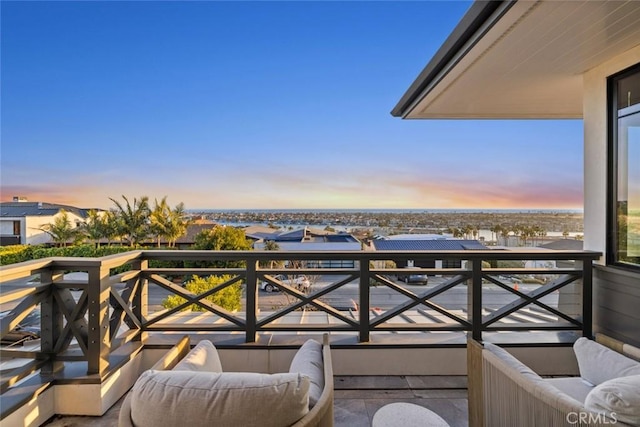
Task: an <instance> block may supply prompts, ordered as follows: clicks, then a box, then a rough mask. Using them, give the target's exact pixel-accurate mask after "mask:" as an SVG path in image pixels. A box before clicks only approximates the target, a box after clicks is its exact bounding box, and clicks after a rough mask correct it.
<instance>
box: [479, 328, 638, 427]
mask: <svg viewBox="0 0 640 427" xmlns="http://www.w3.org/2000/svg"><path fill="white" fill-rule="evenodd" d="M602 341H605V342H607V343H609V344H613V347H615V348H616V350H618V351H614V350H613V349H611V348H609V347H607V346H605V345H602V344H600V343H597V342H595V341H592V340H588V339H586V338H580V339H578V340H577V341H576V343H575V344H574V346H573V349H574V353H575V356H576V359H577V362H578V368H579V370H580V376H579V377H566V378H542V377H540V376H539V375H538V374H536V373H535V372H534V371H532V370H531V369H530V368H529V367H528V366H526V365H524V364H523V363H521V362H520V361H519V360H517V359H516V358H515V357H513V356H512V355H511V354H510V353H508V352H507V351H506V350H504V349H502V348H500V347H498V346H496V345H493V344H490V343H484V345H483V346H482V347H480V346H478V343H477V342H475V341H472V340H471V341H470V343H469V348H468V351H469V354H470V365H469V367H470V378H469V404H470V409H471V411H473V410H474V409H473V405H478V404H479V405H480V408H477V409H479V412H478V413H477V414H476V415H477V417H475V418H474V416H471V417H470V418H472V419H473V422H472V426H474V427H475V426H476V425H484V426H491V427H493V426H522V427H526V426H532V427H533V426H609V427H610V426H612V425H615V426H640V362H639V360H640V349H638V348H636V347H633V346H630V345H628V344H622V343H620V342H616V341H615V340H611V339H610V338H607V337H603V340H602ZM474 345H475V346H476V347H475V348H474ZM474 354H475V356H474ZM474 357H475V358H476V359H477V358H479V359H480V360H479V361H478V360H476V361H475V363H474V362H472V359H473V358H474ZM472 369H476V375H475V376H474V378H473V379H472V378H471V377H472V376H473V374H472V371H471V370H472ZM478 370H479V372H478ZM478 373H481V375H480V376H478V375H477V374H478ZM478 378H481V379H480V381H478Z"/></svg>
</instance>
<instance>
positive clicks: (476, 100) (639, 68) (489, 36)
mask: <svg viewBox="0 0 640 427" xmlns="http://www.w3.org/2000/svg"><path fill="white" fill-rule="evenodd" d="M428 37H429V33H428V29H427V28H425V39H426V38H428ZM419 54H420V53H419V52H416V55H419ZM391 114H392V115H394V116H396V117H401V118H403V119H473V120H476V119H582V120H583V126H584V152H582V153H580V152H578V153H576V156H583V157H584V248H585V249H586V250H593V251H598V252H600V253H602V257H601V258H600V260H599V261H598V262H597V263H596V266H595V268H594V273H593V307H592V311H593V321H594V325H593V326H594V331H596V332H603V333H606V334H608V335H610V336H612V337H614V338H617V339H619V340H622V341H625V342H629V343H633V344H635V345H639V344H640V326H639V325H640V311H639V310H638V309H637V307H638V306H640V2H637V1H576V2H573V1H551V0H541V1H490V2H484V1H477V2H475V3H474V4H473V5H472V6H471V8H470V9H469V10H468V12H467V13H466V15H465V16H464V17H463V18H462V20H461V21H460V23H459V24H458V25H457V26H456V28H455V29H454V30H453V32H452V33H451V35H450V36H449V37H448V38H447V39H446V40H445V42H444V43H443V44H442V46H441V47H440V49H439V50H438V51H437V52H436V54H435V55H434V56H433V58H432V59H431V60H430V61H429V62H428V63H427V65H426V67H425V68H424V69H423V70H422V72H421V73H420V74H419V75H418V77H417V79H416V80H415V81H414V82H413V83H412V84H411V85H410V87H409V88H408V89H407V91H406V92H405V94H404V95H403V96H402V97H401V99H400V101H399V102H398V104H397V105H396V106H395V108H394V109H393V111H392V112H391Z"/></svg>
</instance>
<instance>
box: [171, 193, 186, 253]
mask: <svg viewBox="0 0 640 427" xmlns="http://www.w3.org/2000/svg"><path fill="white" fill-rule="evenodd" d="M189 224H191V220H190V219H187V217H186V213H185V209H184V203H182V202H180V203H178V204H177V205H176V207H175V208H173V210H169V226H168V227H167V231H166V237H167V239H168V241H169V247H171V248H172V247H174V246H175V245H176V240H178V238H179V237H180V236H183V235H184V234H185V233H186V232H187V227H188V226H189Z"/></svg>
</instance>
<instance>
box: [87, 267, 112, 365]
mask: <svg viewBox="0 0 640 427" xmlns="http://www.w3.org/2000/svg"><path fill="white" fill-rule="evenodd" d="M87 272H88V274H89V282H88V288H87V296H88V307H87V313H88V316H89V321H88V328H89V331H88V334H87V338H88V342H87V350H88V354H87V357H88V367H87V374H98V375H99V376H100V377H102V376H104V375H105V374H106V373H107V370H108V368H109V353H110V352H111V339H110V334H109V292H110V283H109V269H108V268H106V267H103V266H102V265H100V266H97V267H90V268H88V269H87Z"/></svg>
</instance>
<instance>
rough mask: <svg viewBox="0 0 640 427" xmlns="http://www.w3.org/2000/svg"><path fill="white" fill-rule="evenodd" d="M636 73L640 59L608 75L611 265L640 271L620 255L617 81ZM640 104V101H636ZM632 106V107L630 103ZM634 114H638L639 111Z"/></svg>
mask: <svg viewBox="0 0 640 427" xmlns="http://www.w3.org/2000/svg"><path fill="white" fill-rule="evenodd" d="M634 74H640V63H638V64H635V65H632V66H631V67H628V68H626V69H624V70H622V71H620V72H618V73H616V74H613V75H611V76H609V77H608V78H607V117H608V120H607V224H606V227H607V233H606V239H607V242H606V248H607V256H606V263H607V265H610V266H614V267H618V268H622V269H625V270H631V271H636V272H637V271H640V263H638V264H634V263H630V262H622V261H620V260H619V258H618V249H619V248H618V228H617V226H618V214H617V212H618V188H619V186H618V154H619V153H618V128H619V120H620V119H622V118H625V117H628V116H629V115H623V116H620V115H619V111H620V109H619V107H618V89H617V83H618V82H619V81H620V80H621V79H624V78H627V77H630V76H632V75H634ZM634 105H636V106H639V107H640V104H634ZM627 108H630V107H627ZM631 114H638V113H637V112H635V113H631Z"/></svg>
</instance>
